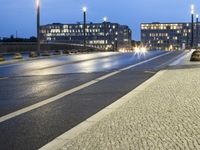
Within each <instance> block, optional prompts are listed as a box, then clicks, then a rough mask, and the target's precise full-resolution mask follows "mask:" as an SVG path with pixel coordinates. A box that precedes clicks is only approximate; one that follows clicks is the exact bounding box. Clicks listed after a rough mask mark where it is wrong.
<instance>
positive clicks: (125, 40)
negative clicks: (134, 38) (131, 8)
mask: <svg viewBox="0 0 200 150" xmlns="http://www.w3.org/2000/svg"><path fill="white" fill-rule="evenodd" d="M85 30H86V33H85V34H86V44H87V46H90V47H96V48H100V49H106V50H119V49H121V48H130V47H131V34H132V32H131V30H130V28H129V27H128V26H125V25H119V24H117V23H111V22H106V21H104V22H103V23H87V24H86V29H85ZM40 34H41V41H42V42H62V43H69V44H81V45H83V44H84V25H83V24H81V23H77V24H60V23H53V24H48V25H43V26H41V27H40Z"/></svg>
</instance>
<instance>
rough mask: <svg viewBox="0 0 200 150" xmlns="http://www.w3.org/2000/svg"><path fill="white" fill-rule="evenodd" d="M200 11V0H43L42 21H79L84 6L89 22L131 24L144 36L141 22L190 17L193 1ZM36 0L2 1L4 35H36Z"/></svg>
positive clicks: (135, 32)
mask: <svg viewBox="0 0 200 150" xmlns="http://www.w3.org/2000/svg"><path fill="white" fill-rule="evenodd" d="M192 3H193V4H195V5H196V11H197V13H198V12H199V13H200V1H199V0H41V24H48V23H53V22H60V23H76V22H78V21H81V20H82V13H81V7H82V6H83V5H85V6H87V7H88V21H89V22H101V21H102V18H103V17H104V16H107V17H108V19H109V21H111V22H118V23H120V24H125V25H128V26H129V27H130V28H131V29H132V30H133V38H134V39H136V40H139V39H140V23H144V22H184V21H189V20H190V4H192ZM35 4H36V0H0V14H1V15H0V37H4V36H10V35H11V34H14V35H15V33H16V31H17V32H18V36H20V37H30V36H32V35H36V10H35Z"/></svg>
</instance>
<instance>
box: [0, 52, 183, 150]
mask: <svg viewBox="0 0 200 150" xmlns="http://www.w3.org/2000/svg"><path fill="white" fill-rule="evenodd" d="M164 53H166V52H161V51H154V52H151V53H148V54H146V55H145V56H140V57H139V56H138V55H137V56H135V55H133V54H132V53H125V54H117V55H112V56H110V57H105V58H101V59H95V58H94V59H91V60H88V61H86V59H89V58H87V56H85V58H84V59H83V60H85V61H82V62H76V61H77V58H76V56H70V58H66V57H60V58H54V59H45V60H36V61H32V62H23V63H18V64H14V65H4V66H3V65H1V66H0V87H1V88H0V117H2V116H4V115H7V114H9V113H12V112H15V111H17V110H19V109H22V108H25V107H27V106H31V105H33V104H35V103H38V102H41V101H43V100H45V99H48V98H51V97H53V96H55V95H57V94H59V93H62V92H64V91H67V90H69V89H72V88H74V87H77V86H79V85H81V84H83V83H87V82H89V81H91V80H94V79H96V78H98V77H101V76H102V75H105V74H108V73H110V72H112V71H114V70H117V69H120V68H123V67H127V66H129V65H132V64H136V63H138V62H141V61H143V60H147V59H149V58H152V57H155V56H159V55H161V54H164ZM181 53H182V52H173V53H170V54H168V55H165V56H163V57H160V58H157V59H155V60H152V61H150V62H148V63H145V64H142V65H139V66H137V67H135V68H132V69H129V70H127V71H123V72H121V73H119V74H117V75H114V76H112V77H109V78H107V79H105V80H103V81H99V82H98V83H96V84H94V85H91V86H89V87H87V88H84V89H82V90H80V91H78V92H75V93H73V94H70V95H68V96H65V97H64V98H61V99H59V100H58V101H56V102H52V103H50V104H47V105H44V106H42V107H40V108H37V109H35V110H32V111H30V112H28V113H25V114H22V115H20V116H17V117H14V118H12V119H10V120H7V121H4V122H1V123H0V133H1V134H0V150H35V149H38V148H40V147H42V146H44V145H45V144H47V143H48V142H50V141H51V140H53V139H54V138H56V137H57V136H59V135H61V134H62V133H64V132H66V131H68V130H70V129H71V128H73V127H75V126H76V125H77V124H79V123H81V122H82V121H84V120H85V119H87V118H89V117H90V116H92V115H94V114H95V113H97V112H98V111H100V110H102V109H103V108H105V107H106V106H108V105H110V104H111V103H113V102H114V101H116V100H118V99H119V98H121V97H122V96H124V95H125V94H127V93H128V92H130V91H131V90H132V89H134V88H136V87H137V86H138V85H140V84H141V83H143V82H144V81H145V80H147V79H149V78H150V77H152V76H153V75H154V74H155V73H156V72H158V71H159V70H161V69H163V68H166V67H167V65H168V64H169V63H171V62H172V61H174V60H175V58H176V59H177V56H179V55H180V54H181ZM77 57H80V56H77ZM68 62H75V63H68Z"/></svg>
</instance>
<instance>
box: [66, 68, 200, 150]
mask: <svg viewBox="0 0 200 150" xmlns="http://www.w3.org/2000/svg"><path fill="white" fill-rule="evenodd" d="M157 149H160V150H176V149H177V150H189V149H190V150H199V149H200V68H193V69H173V70H167V71H165V72H164V74H162V75H161V76H160V77H159V78H158V79H157V80H155V81H153V82H152V83H150V84H149V85H148V86H147V87H146V88H145V89H144V90H142V91H141V92H139V93H138V94H136V95H134V96H133V97H132V98H131V99H130V100H129V101H128V102H127V103H125V104H123V105H122V106H121V107H120V108H119V109H117V110H116V111H114V112H112V113H111V114H109V115H107V116H106V117H104V118H103V119H102V120H100V121H99V122H97V123H96V124H95V125H93V126H92V127H91V128H89V129H87V130H86V131H84V132H83V133H81V134H80V135H78V136H77V137H75V138H74V139H72V140H71V141H69V142H67V144H65V146H64V147H63V148H62V150H157Z"/></svg>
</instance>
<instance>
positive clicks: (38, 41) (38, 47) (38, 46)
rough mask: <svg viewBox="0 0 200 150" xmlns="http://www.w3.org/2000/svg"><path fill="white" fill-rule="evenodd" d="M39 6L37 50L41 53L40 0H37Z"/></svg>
mask: <svg viewBox="0 0 200 150" xmlns="http://www.w3.org/2000/svg"><path fill="white" fill-rule="evenodd" d="M36 6H37V52H38V55H40V0H37V2H36Z"/></svg>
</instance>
